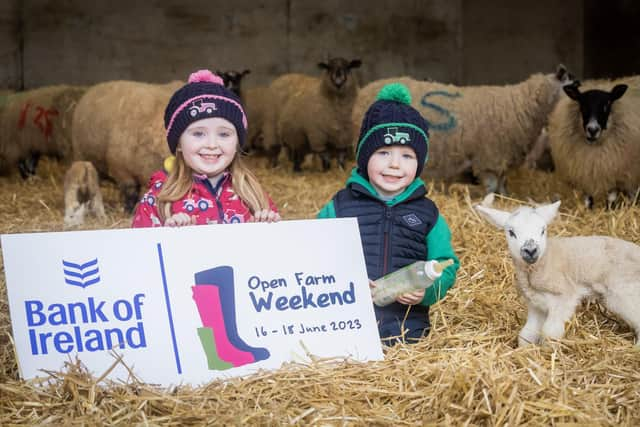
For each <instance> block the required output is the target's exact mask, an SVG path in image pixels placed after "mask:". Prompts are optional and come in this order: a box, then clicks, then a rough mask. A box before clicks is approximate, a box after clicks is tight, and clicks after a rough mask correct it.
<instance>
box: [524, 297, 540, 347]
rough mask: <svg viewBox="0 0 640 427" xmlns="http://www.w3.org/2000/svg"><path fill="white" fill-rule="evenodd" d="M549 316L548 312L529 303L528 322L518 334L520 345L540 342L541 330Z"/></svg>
mask: <svg viewBox="0 0 640 427" xmlns="http://www.w3.org/2000/svg"><path fill="white" fill-rule="evenodd" d="M546 317H547V313H545V312H544V311H543V310H541V309H539V308H538V307H535V306H534V305H533V304H531V303H529V304H528V312H527V322H526V323H525V324H524V327H523V328H522V330H521V331H520V333H519V334H518V347H524V346H527V345H529V344H538V343H539V342H540V330H541V329H542V325H543V323H544V321H545V319H546Z"/></svg>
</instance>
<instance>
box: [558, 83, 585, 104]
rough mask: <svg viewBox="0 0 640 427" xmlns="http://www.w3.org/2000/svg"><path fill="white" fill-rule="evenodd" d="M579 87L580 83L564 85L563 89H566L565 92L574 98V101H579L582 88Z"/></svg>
mask: <svg viewBox="0 0 640 427" xmlns="http://www.w3.org/2000/svg"><path fill="white" fill-rule="evenodd" d="M578 87H579V85H576V84H571V85H567V86H563V87H562V90H564V93H566V94H567V96H568V97H569V98H571V99H573V100H574V101H578V100H579V99H580V95H581V94H580V89H578Z"/></svg>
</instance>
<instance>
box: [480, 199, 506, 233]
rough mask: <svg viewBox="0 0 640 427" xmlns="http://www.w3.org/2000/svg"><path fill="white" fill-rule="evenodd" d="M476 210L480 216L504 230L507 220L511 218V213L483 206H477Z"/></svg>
mask: <svg viewBox="0 0 640 427" xmlns="http://www.w3.org/2000/svg"><path fill="white" fill-rule="evenodd" d="M474 208H475V210H476V211H477V212H478V213H479V214H480V216H482V217H483V218H484V219H486V220H487V221H488V222H490V223H491V224H493V225H494V226H496V227H497V228H500V229H503V228H504V225H505V224H506V222H507V219H509V216H511V213H510V212H505V211H501V210H498V209H492V208H488V207H486V206H482V205H475V206H474Z"/></svg>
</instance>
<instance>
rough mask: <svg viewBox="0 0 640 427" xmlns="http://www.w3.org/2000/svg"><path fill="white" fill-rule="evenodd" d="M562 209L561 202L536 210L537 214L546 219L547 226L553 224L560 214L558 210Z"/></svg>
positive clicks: (539, 207)
mask: <svg viewBox="0 0 640 427" xmlns="http://www.w3.org/2000/svg"><path fill="white" fill-rule="evenodd" d="M559 207H560V200H558V201H557V202H555V203H551V204H550V205H542V206H538V207H537V208H536V213H537V214H538V215H540V216H541V217H542V219H544V222H546V223H547V224H549V223H551V221H553V219H554V218H555V217H556V215H557V214H558V208H559Z"/></svg>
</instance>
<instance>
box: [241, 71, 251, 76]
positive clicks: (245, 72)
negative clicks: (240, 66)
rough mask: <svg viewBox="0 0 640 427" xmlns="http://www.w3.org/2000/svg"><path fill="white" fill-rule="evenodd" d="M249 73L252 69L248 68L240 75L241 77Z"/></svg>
mask: <svg viewBox="0 0 640 427" xmlns="http://www.w3.org/2000/svg"><path fill="white" fill-rule="evenodd" d="M247 74H251V70H249V69H246V70H244V71H242V73H240V76H241V77H242V76H246V75H247Z"/></svg>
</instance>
